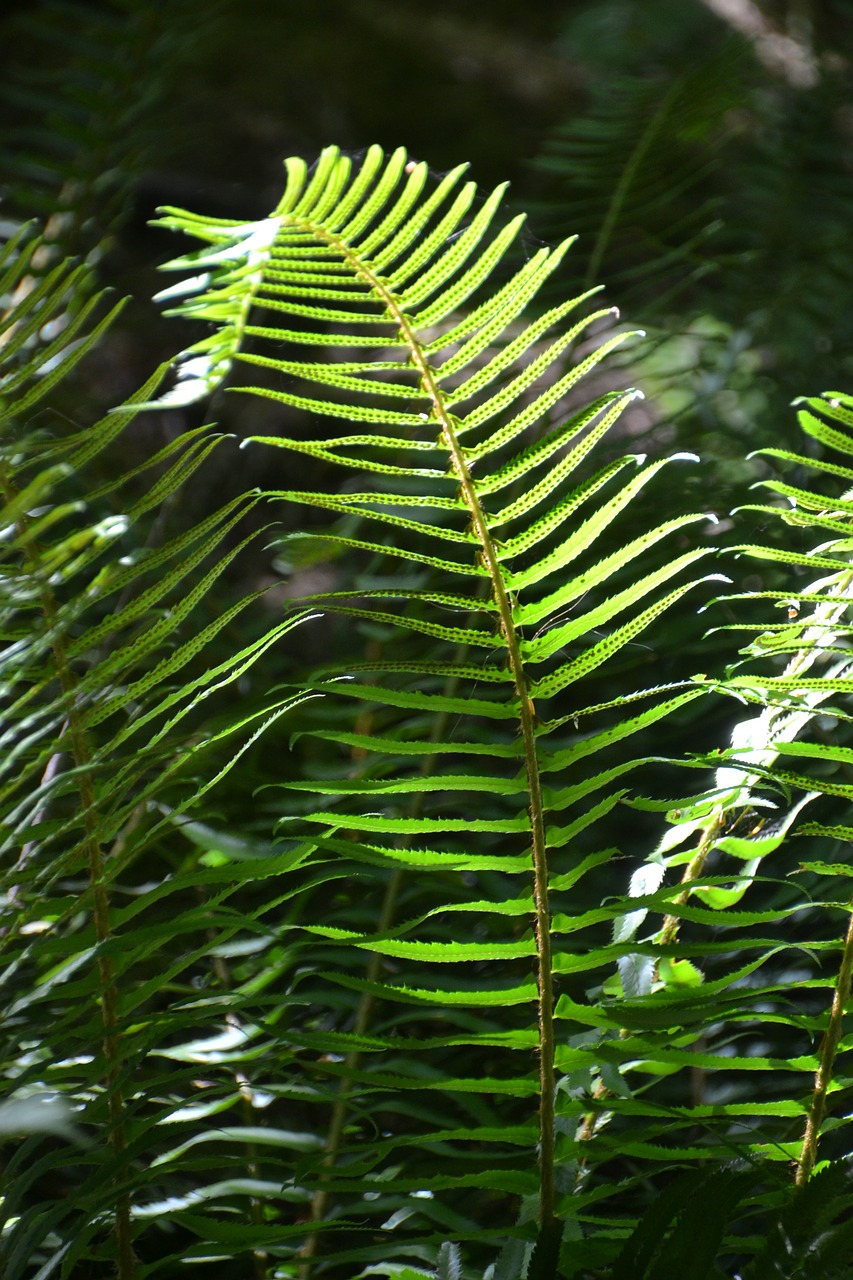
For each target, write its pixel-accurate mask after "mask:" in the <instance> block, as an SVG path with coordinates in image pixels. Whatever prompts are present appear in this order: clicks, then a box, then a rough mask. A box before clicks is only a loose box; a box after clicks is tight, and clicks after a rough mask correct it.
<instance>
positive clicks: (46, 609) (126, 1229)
mask: <svg viewBox="0 0 853 1280" xmlns="http://www.w3.org/2000/svg"><path fill="white" fill-rule="evenodd" d="M0 487H2V491H3V496H4V498H5V499H6V501H7V502H11V501H12V500H13V499H14V498H15V497H17V490H16V488H15V486H14V484H13V482H12V479H11V477H10V475H9V471H8V468H7V467H3V469H2V471H0ZM28 524H29V520H28V518H27V516H26V515H22V516H21V517H20V518H19V521H18V525H19V529H20V531H21V532H22V533H24V532H25V531H26V529H27V526H28ZM24 543H25V547H26V553H25V554H26V557H27V560H28V562H29V568H30V571H31V572H32V573H33V575H34V576H37V571H38V553H37V549H36V546H35V544H34V541H33V540H32V539H29V538H26V539H24ZM39 601H40V605H41V609H42V613H43V614H44V619H45V623H46V625H47V630H48V633H49V634H50V636H51V637H52V638H51V651H52V653H53V660H54V663H55V665H56V674H57V678H58V680H59V686H60V688H61V690H62V695H63V698H64V701H65V714H66V722H65V723H66V732H67V735H68V739H69V746H70V751H71V756H72V759H73V761H74V766H75V770H74V771H75V782H76V785H77V790H78V793H79V796H80V805H81V814H82V818H83V826H84V831H85V838H84V841H83V848H84V850H85V854H86V860H87V864H88V874H89V884H90V886H91V890H92V921H93V924H94V929H95V939H96V941H97V944H98V950H99V954H98V959H97V966H98V978H99V982H100V988H101V1024H102V1027H103V1050H104V1059H105V1062H106V1082H105V1083H106V1096H107V1108H108V1112H109V1119H110V1128H109V1141H110V1146H111V1147H112V1150H113V1154H114V1155H115V1156H116V1158H117V1162H118V1165H119V1167H118V1169H117V1173H116V1212H115V1236H116V1252H117V1271H116V1274H117V1276H118V1280H133V1277H134V1275H135V1273H136V1259H135V1256H134V1252H133V1236H132V1230H131V1218H130V1195H129V1193H128V1192H127V1191H125V1190H122V1189H121V1180H122V1173H121V1158H122V1157H123V1156H124V1155H125V1153H126V1150H127V1133H126V1128H125V1107H124V1097H123V1094H122V1088H121V1072H122V1066H123V1058H122V1048H121V1037H120V1034H119V1029H118V988H117V985H116V980H115V968H114V965H113V960H112V956H110V955H108V954H106V952H105V946H106V944H107V943H108V942H109V940H110V939H111V938H112V936H113V935H112V927H111V924H110V906H109V895H108V893H107V888H106V884H105V882H104V856H103V850H102V848H101V842H100V839H99V836H98V828H99V825H100V824H99V818H98V809H97V800H96V796H95V786H94V781H93V776H92V768H91V766H92V753H91V749H90V746H89V741H88V738H87V735H86V731H85V728H84V726H83V724H82V723H81V720H80V715H79V710H78V706H77V700H76V696H75V694H76V689H75V683H76V682H75V677H74V672H73V671H72V668H71V663H70V662H69V659H68V654H67V651H66V648H65V643H64V641H63V637H62V633H61V630H60V626H59V611H58V607H57V603H56V599H55V597H54V595H53V592H52V591H51V589H50V586H49V584H48V583H47V582H45V581H42V582H41V584H40V586H39Z"/></svg>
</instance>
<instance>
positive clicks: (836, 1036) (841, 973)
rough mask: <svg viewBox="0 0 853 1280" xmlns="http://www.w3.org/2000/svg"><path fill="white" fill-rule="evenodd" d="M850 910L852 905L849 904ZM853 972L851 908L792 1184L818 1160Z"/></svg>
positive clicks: (808, 1173) (801, 1184) (803, 1181)
mask: <svg viewBox="0 0 853 1280" xmlns="http://www.w3.org/2000/svg"><path fill="white" fill-rule="evenodd" d="M851 907H853V904H851ZM851 972H853V909H851V913H850V919H849V920H848V922H847V936H846V937H845V939H844V950H843V951H842V954H841V967H840V968H839V970H838V980H837V981H836V984H835V991H834V993H833V997H832V1008H831V1009H830V1011H829V1025H828V1026H827V1028H826V1032H825V1034H824V1037H823V1040H822V1041H821V1044H820V1049H819V1050H818V1068H817V1071H816V1072H815V1081H814V1091H813V1093H812V1100H811V1106H810V1107H809V1113H808V1116H807V1117H806V1131H805V1134H804V1136H803V1148H802V1151H801V1152H800V1160H799V1165H798V1167H797V1176H796V1178H795V1183H796V1185H797V1186H798V1187H804V1186H805V1185H806V1183H807V1182H808V1180H809V1178H810V1177H811V1175H812V1173H813V1171H814V1167H815V1163H816V1161H817V1144H818V1140H819V1139H820V1130H821V1126H822V1125H823V1121H824V1117H825V1115H826V1097H827V1094H828V1092H829V1086H830V1084H831V1083H832V1069H833V1066H834V1064H835V1055H836V1054H837V1052H838V1044H839V1041H840V1040H841V1030H842V1023H843V1020H844V1011H845V1009H846V1008H847V1004H848V1002H849V1000H850V978H851Z"/></svg>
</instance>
